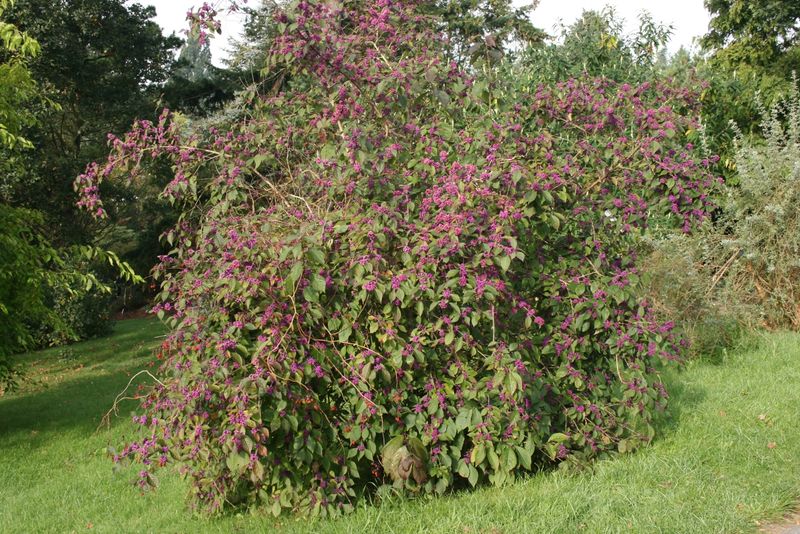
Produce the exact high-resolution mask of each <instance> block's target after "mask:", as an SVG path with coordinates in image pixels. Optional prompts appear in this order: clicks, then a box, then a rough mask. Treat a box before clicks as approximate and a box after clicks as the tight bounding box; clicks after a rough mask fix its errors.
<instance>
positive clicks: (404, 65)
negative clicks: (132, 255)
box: [76, 0, 714, 515]
mask: <svg viewBox="0 0 800 534" xmlns="http://www.w3.org/2000/svg"><path fill="white" fill-rule="evenodd" d="M417 7H418V5H417V3H416V2H414V1H409V0H402V1H401V0H381V1H377V2H361V1H352V2H344V3H341V4H338V3H332V2H323V1H319V2H317V1H301V2H297V3H295V4H294V5H293V7H292V8H291V9H289V10H288V11H287V12H285V13H282V14H280V15H279V16H278V22H279V23H280V25H281V26H280V31H281V34H280V36H279V37H278V38H277V39H276V41H275V44H274V48H273V50H272V56H271V58H272V59H271V68H272V69H273V70H275V71H277V72H283V73H285V80H284V82H283V84H282V85H281V84H279V85H277V86H276V87H275V89H274V92H273V94H271V95H269V96H257V95H253V97H252V98H251V100H250V102H249V104H248V106H247V107H246V109H244V110H242V112H241V113H240V115H239V116H240V119H239V120H237V121H236V122H233V123H231V124H230V125H229V127H228V128H226V129H224V130H223V129H212V130H211V131H209V132H207V134H204V135H189V134H186V133H185V132H184V131H183V130H182V128H181V123H180V121H176V120H173V117H172V116H171V115H170V114H169V113H168V112H165V113H164V114H163V115H162V117H161V120H160V121H159V122H158V123H157V124H152V123H149V122H141V123H139V124H138V125H137V126H136V127H135V128H134V129H133V130H132V131H131V132H130V133H129V134H128V135H127V136H126V137H125V138H122V139H114V140H113V150H112V153H111V156H110V158H109V160H108V162H106V163H105V164H103V165H98V164H96V165H92V166H90V167H89V169H88V170H87V172H86V174H84V175H82V176H81V177H79V179H78V181H77V182H76V187H77V188H78V189H79V190H80V191H81V193H82V195H83V200H82V203H83V205H84V206H85V207H86V208H87V209H89V210H91V211H92V212H94V213H96V214H98V215H102V214H103V208H102V203H101V200H100V198H99V197H98V190H99V189H98V188H99V182H100V181H101V179H103V178H106V177H109V176H113V175H115V174H127V175H128V176H135V175H136V173H137V172H139V170H140V169H141V168H142V167H143V166H145V165H146V164H148V163H147V162H149V161H152V160H157V161H159V162H163V161H164V160H166V161H169V162H170V163H171V165H172V166H173V167H174V171H175V174H174V179H173V180H172V182H170V183H169V185H168V186H167V187H166V189H165V191H164V194H165V195H166V196H167V197H169V198H170V199H171V200H172V201H173V202H175V203H180V204H181V205H183V206H184V207H185V209H184V212H183V216H182V218H181V220H180V222H179V223H178V225H177V227H176V228H175V229H174V230H172V231H170V232H169V233H167V235H166V239H167V240H168V241H169V242H170V243H174V250H173V251H172V253H171V254H170V255H168V256H165V257H163V258H162V261H161V264H160V266H159V267H158V274H159V275H160V276H161V277H163V282H162V292H161V293H160V298H159V303H158V304H157V305H156V307H155V310H156V311H157V313H158V314H159V316H162V317H164V318H165V320H166V321H167V322H168V323H169V324H170V325H171V327H172V333H171V335H170V336H169V338H168V340H167V341H166V342H165V343H164V344H163V347H162V350H161V357H162V358H163V360H164V363H163V367H162V372H161V381H160V383H159V384H158V385H157V386H156V387H154V389H153V390H152V392H151V393H150V394H149V395H148V396H147V398H146V399H145V400H144V401H143V404H142V409H143V412H144V413H143V414H142V415H141V416H137V417H136V420H137V421H138V422H139V423H141V425H142V426H143V437H142V439H141V440H139V441H136V442H134V443H130V444H128V445H127V446H126V447H125V448H124V449H123V450H122V451H121V452H120V453H119V454H118V455H117V457H116V459H117V460H120V459H123V458H129V459H136V460H139V461H141V462H142V463H144V464H145V466H146V468H145V470H144V471H143V472H142V480H141V483H142V484H143V485H146V484H149V483H150V482H152V481H153V480H154V478H153V476H152V472H153V470H155V469H157V468H159V467H162V466H165V465H168V464H170V463H173V462H175V463H177V464H178V465H179V466H180V468H181V470H182V471H183V472H184V473H185V474H186V475H187V476H188V477H189V478H190V479H191V480H192V482H193V497H194V501H195V502H196V503H198V504H200V505H203V506H204V507H207V508H209V509H211V510H218V509H220V508H221V507H223V506H224V505H225V503H242V502H244V503H263V504H265V505H267V506H269V507H271V509H272V510H273V512H274V513H276V514H278V513H280V512H281V511H282V510H287V509H288V510H293V511H315V512H319V513H322V514H324V515H328V514H335V513H338V512H340V511H346V510H349V509H350V508H351V506H352V503H353V502H354V499H355V498H356V497H357V496H358V495H360V494H361V493H363V492H364V491H366V490H367V488H369V487H374V486H375V485H380V484H381V483H382V482H383V481H386V482H392V483H393V484H394V485H396V486H397V487H403V488H406V489H407V490H409V491H424V492H437V493H441V492H444V491H445V490H447V489H448V488H450V487H453V486H455V485H458V484H463V483H469V484H472V485H474V484H477V483H479V482H481V481H484V480H488V481H490V482H492V483H495V484H500V483H503V482H504V481H507V480H509V479H511V478H513V476H514V475H515V474H517V473H519V472H524V471H528V470H531V469H534V468H536V467H537V466H540V465H543V464H547V463H551V462H583V461H586V460H588V459H591V458H594V457H603V456H605V455H607V454H608V453H610V452H612V451H620V452H626V451H629V450H632V449H634V448H635V447H636V446H637V445H639V444H641V443H643V442H647V441H648V440H650V439H651V438H652V437H653V428H652V426H651V417H652V414H653V412H654V410H656V409H658V408H659V407H663V406H664V403H665V402H666V398H667V393H666V391H665V390H664V387H663V385H662V383H661V382H660V380H659V377H658V374H657V373H656V367H657V365H658V363H659V362H660V361H664V360H672V359H676V358H678V355H679V348H680V347H679V346H678V345H679V344H678V342H677V341H676V340H675V339H673V338H672V336H671V334H670V328H671V326H670V325H669V324H666V325H662V324H658V323H656V322H655V321H653V320H652V317H651V314H650V312H649V309H648V306H647V303H645V302H640V301H638V300H637V298H636V297H635V296H634V295H635V292H634V287H635V286H636V284H637V279H638V276H639V272H638V270H637V267H636V263H635V259H636V258H635V254H633V252H632V250H633V245H634V244H635V241H636V235H637V233H638V232H639V231H640V230H641V229H642V228H644V227H645V226H646V223H647V217H648V214H649V213H650V212H653V211H663V212H666V213H672V214H673V216H674V219H675V220H676V221H677V222H678V225H679V226H681V227H682V228H684V229H685V230H689V229H690V228H691V226H692V225H693V224H694V223H695V221H699V220H702V219H703V217H704V213H705V209H706V207H707V202H708V201H707V199H706V196H705V195H706V193H705V191H706V190H707V189H708V188H709V187H711V186H712V185H713V183H714V180H713V178H712V177H711V176H710V175H709V174H708V172H707V170H706V166H707V164H708V162H707V161H697V160H695V159H694V156H693V149H692V147H691V146H682V145H681V142H680V139H681V137H682V134H683V133H684V131H685V130H686V129H687V128H688V127H690V126H692V125H693V121H692V119H691V118H689V117H691V116H692V112H693V111H694V109H695V106H696V95H694V94H693V93H692V92H690V91H687V90H683V89H680V88H674V87H669V86H666V85H659V86H651V85H648V84H645V85H641V86H637V87H633V86H628V85H615V84H612V83H610V82H605V81H601V80H589V79H586V80H573V81H569V82H567V83H564V84H560V85H556V86H553V87H538V88H531V89H530V90H529V89H528V88H525V87H521V88H516V87H514V86H513V83H510V82H506V81H503V80H494V81H490V80H482V79H476V78H473V77H471V76H470V75H469V74H467V73H465V72H462V71H459V70H458V69H457V68H456V66H455V65H451V64H446V63H444V62H443V60H442V59H441V58H442V57H443V56H442V54H441V48H442V47H441V44H440V41H439V40H438V38H437V36H436V35H435V34H434V33H433V32H432V31H431V30H430V28H434V27H436V25H435V24H433V23H431V21H430V20H429V19H428V18H425V17H423V16H421V15H419V11H418V9H417ZM287 80H288V81H287Z"/></svg>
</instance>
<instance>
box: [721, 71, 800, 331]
mask: <svg viewBox="0 0 800 534" xmlns="http://www.w3.org/2000/svg"><path fill="white" fill-rule="evenodd" d="M761 127H762V130H763V134H764V140H763V142H761V143H752V142H747V141H745V140H744V138H743V137H741V136H740V137H739V139H738V142H737V150H736V167H737V169H738V173H739V185H738V186H737V187H732V188H728V189H727V195H726V198H725V202H724V216H723V219H722V223H723V224H722V225H721V230H720V233H719V235H718V236H717V238H718V246H719V248H720V249H721V251H722V252H723V254H722V256H721V257H720V259H723V258H725V257H726V256H727V258H728V259H727V260H726V261H727V262H728V264H729V265H727V264H726V263H723V264H722V265H721V267H720V269H725V272H724V273H723V274H722V275H721V276H724V278H725V284H724V287H725V290H726V291H727V292H729V293H730V295H731V297H732V298H735V299H736V300H737V301H739V302H742V303H744V304H746V305H747V307H748V309H749V311H750V313H749V320H750V322H751V323H752V324H755V325H759V326H765V327H768V328H787V327H788V328H792V329H794V330H797V329H800V286H798V281H800V91H799V90H798V84H797V79H795V80H794V83H793V85H792V89H791V90H790V92H789V95H788V96H787V98H786V99H784V100H783V101H780V102H778V103H777V104H775V105H774V106H772V108H771V109H770V110H764V111H763V112H762V126H761Z"/></svg>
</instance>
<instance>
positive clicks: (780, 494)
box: [0, 319, 800, 533]
mask: <svg viewBox="0 0 800 534" xmlns="http://www.w3.org/2000/svg"><path fill="white" fill-rule="evenodd" d="M163 333H164V332H163V328H162V327H161V326H160V325H159V323H158V322H155V321H153V320H149V319H136V320H129V321H124V322H120V323H117V326H116V328H115V332H114V334H113V335H112V336H111V337H108V338H104V339H98V340H93V341H89V342H86V343H81V344H78V345H73V346H71V347H68V348H61V349H51V350H47V351H43V352H38V353H34V354H30V355H26V356H24V357H22V358H21V360H22V361H24V362H26V363H27V365H28V376H27V379H26V383H25V384H24V386H23V388H22V389H21V390H20V391H19V392H18V393H15V394H13V395H7V396H5V397H0V481H2V485H0V532H73V531H74V532H110V533H111V532H113V533H121V532H186V533H194V532H238V531H242V532H245V531H256V532H265V531H277V532H369V533H371V532H408V533H416V532H430V533H451V532H452V533H479V532H487V533H488V532H499V533H517V532H519V533H523V532H580V531H586V532H623V531H634V532H647V533H650V532H665V533H675V532H682V533H685V532H702V533H707V532H752V531H756V530H757V529H758V524H757V522H758V521H764V520H767V519H777V518H779V517H780V516H781V515H782V514H784V513H786V512H788V511H789V510H790V509H791V508H792V506H793V505H795V504H797V503H798V502H800V335H795V334H771V335H769V336H768V337H766V338H764V340H763V341H761V342H760V346H759V348H757V349H753V350H749V351H741V352H738V353H736V354H733V355H731V356H729V357H728V358H727V359H726V360H725V362H724V363H723V364H721V365H712V364H708V363H695V364H692V365H690V366H689V368H688V369H686V370H684V371H682V372H680V373H677V372H673V373H671V374H670V375H669V381H668V382H669V383H670V384H671V389H670V391H671V393H672V405H671V410H670V412H669V414H668V415H667V416H665V417H664V420H663V422H662V424H661V425H660V434H659V437H658V439H657V441H656V442H655V443H654V444H653V445H652V446H651V447H648V448H647V449H645V450H642V451H640V452H638V453H636V454H634V455H630V456H626V457H622V458H618V459H615V460H612V461H606V462H602V463H600V464H598V465H597V467H596V468H595V469H594V470H593V472H586V473H582V474H579V475H565V474H562V473H552V472H551V473H542V474H539V475H537V476H534V477H531V478H529V479H527V480H524V481H520V482H517V483H516V484H513V485H509V486H506V487H503V488H483V489H480V490H477V491H474V492H469V493H463V494H458V495H453V496H450V497H446V498H441V499H421V500H417V501H410V502H408V501H403V502H401V501H398V502H393V503H388V504H384V505H383V506H376V507H372V506H364V507H362V508H361V509H359V511H358V512H357V513H355V514H353V515H351V516H348V517H345V518H343V519H340V520H336V521H319V522H312V521H309V520H304V519H299V520H298V519H294V518H283V519H281V520H280V521H279V522H276V521H275V520H274V519H272V518H270V517H267V516H259V515H250V514H246V515H243V516H235V515H231V516H226V517H223V518H221V519H215V520H207V519H203V518H198V517H195V516H193V515H192V514H191V512H189V511H188V510H187V509H186V506H185V493H186V485H185V483H184V482H183V481H182V480H181V479H180V478H179V477H178V476H177V475H169V474H164V475H162V480H161V487H160V489H159V490H158V491H157V492H155V493H150V494H147V495H144V496H141V495H140V494H139V492H138V491H137V490H136V489H135V488H134V487H133V486H132V485H131V484H130V481H131V480H132V478H133V477H134V473H135V468H126V469H123V470H122V471H121V472H119V473H116V474H115V473H113V472H112V465H111V462H110V461H109V459H108V458H107V456H106V454H105V452H104V448H105V447H106V446H107V445H113V446H118V445H119V444H120V443H121V442H122V439H123V437H124V436H125V435H130V434H131V432H132V430H133V428H134V427H133V425H132V423H131V422H130V417H129V415H130V411H131V410H133V409H134V408H135V403H133V402H128V403H126V404H124V405H123V409H122V410H121V411H120V417H119V418H117V419H115V420H113V425H112V427H111V429H110V430H109V429H103V430H100V431H96V429H97V427H98V424H99V422H100V419H101V417H102V416H103V414H105V412H106V411H107V410H108V409H109V407H110V406H111V404H112V402H113V400H114V397H115V396H116V395H117V393H119V392H120V391H121V390H122V389H123V388H124V387H125V385H126V384H127V383H128V381H129V380H130V377H131V376H132V375H133V374H134V373H135V372H136V371H137V370H139V369H142V368H145V367H146V366H147V365H148V364H149V363H150V362H152V359H153V358H152V356H151V354H152V348H153V347H155V346H157V345H158V343H159V339H158V337H159V336H161V335H163ZM136 383H147V378H145V377H140V378H139V379H137V382H136Z"/></svg>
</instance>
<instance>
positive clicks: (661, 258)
mask: <svg viewBox="0 0 800 534" xmlns="http://www.w3.org/2000/svg"><path fill="white" fill-rule="evenodd" d="M761 127H762V131H763V140H748V139H745V137H744V136H743V135H742V134H741V132H740V133H739V134H738V136H737V142H736V147H735V148H736V149H735V156H734V159H735V168H736V170H737V176H736V177H735V180H734V183H733V185H729V186H726V187H725V188H724V189H723V190H722V191H721V195H720V202H719V203H720V210H719V216H718V217H717V220H715V221H714V223H713V224H706V225H704V226H703V227H702V228H701V229H699V230H698V231H696V232H694V234H693V235H691V236H674V235H673V236H669V237H667V238H666V239H656V240H654V241H653V242H652V244H651V246H650V247H649V249H648V250H649V256H648V259H647V262H646V270H647V271H648V272H649V273H650V274H651V275H652V276H651V277H650V278H649V280H650V282H651V283H650V285H649V287H648V289H647V291H646V294H648V295H649V296H650V298H651V301H653V302H654V303H656V304H657V306H656V309H657V310H658V312H659V315H660V316H662V317H667V316H668V317H679V318H680V321H679V322H678V324H679V326H680V327H681V329H682V330H683V332H685V333H686V337H687V339H689V340H691V341H692V342H693V343H692V345H693V346H694V348H693V352H694V353H695V354H698V355H699V354H713V353H714V352H718V351H719V350H720V349H722V348H727V347H729V346H730V345H731V344H732V343H734V342H735V341H736V339H737V338H738V335H739V333H740V331H743V330H747V329H758V328H768V329H774V328H790V329H793V330H797V329H799V328H800V289H799V286H798V281H800V93H799V92H798V88H797V83H796V82H795V84H794V87H793V89H792V90H791V91H790V93H789V94H788V95H787V97H786V98H785V99H784V100H780V101H779V102H778V103H777V104H775V105H774V106H773V107H772V108H771V109H770V110H763V111H762V121H761Z"/></svg>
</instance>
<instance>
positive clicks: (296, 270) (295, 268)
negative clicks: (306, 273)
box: [289, 261, 303, 287]
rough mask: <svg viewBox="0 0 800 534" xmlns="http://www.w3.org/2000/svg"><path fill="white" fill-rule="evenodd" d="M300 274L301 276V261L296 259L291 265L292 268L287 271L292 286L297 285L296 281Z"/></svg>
mask: <svg viewBox="0 0 800 534" xmlns="http://www.w3.org/2000/svg"><path fill="white" fill-rule="evenodd" d="M301 276H303V262H301V261H298V262H296V263H295V264H294V265H292V270H291V271H289V281H290V282H291V283H292V287H296V286H297V281H298V280H300V277H301Z"/></svg>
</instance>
